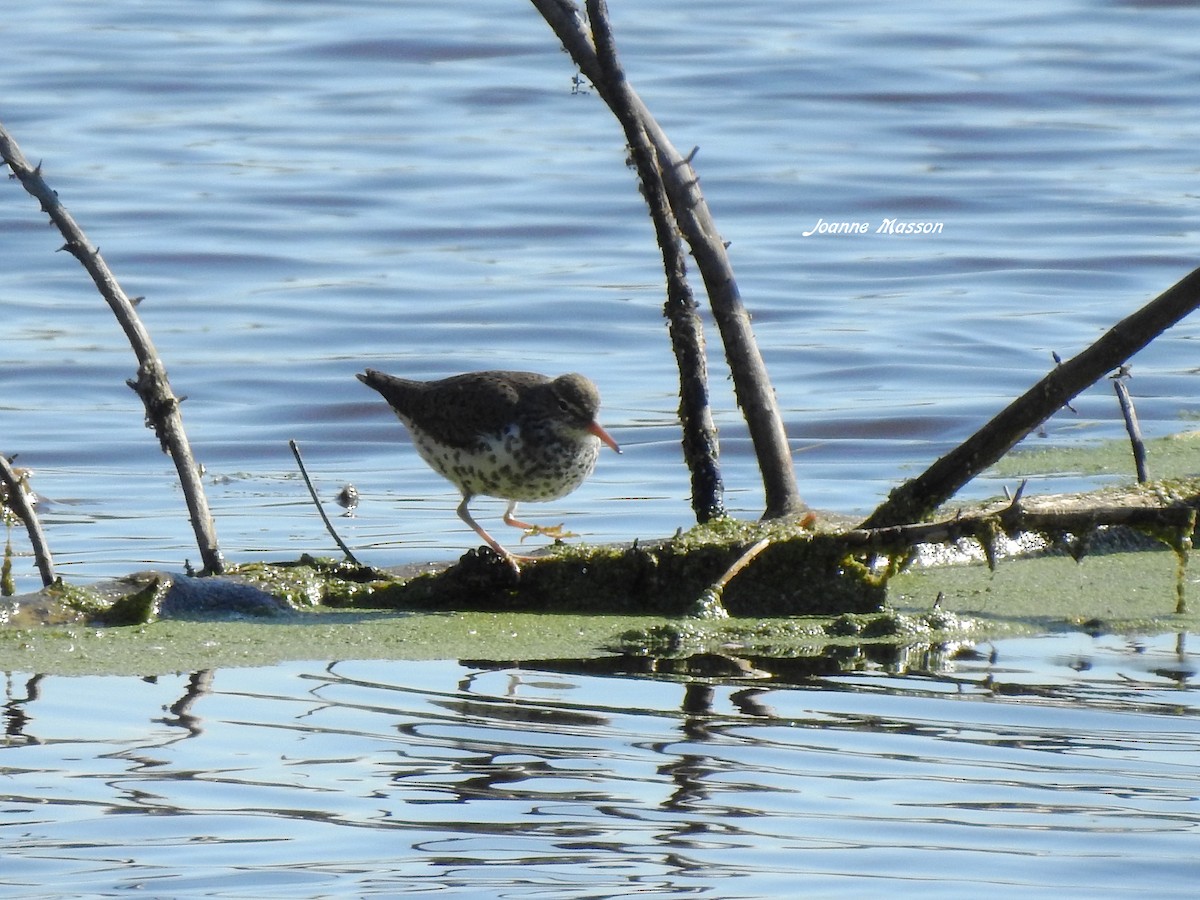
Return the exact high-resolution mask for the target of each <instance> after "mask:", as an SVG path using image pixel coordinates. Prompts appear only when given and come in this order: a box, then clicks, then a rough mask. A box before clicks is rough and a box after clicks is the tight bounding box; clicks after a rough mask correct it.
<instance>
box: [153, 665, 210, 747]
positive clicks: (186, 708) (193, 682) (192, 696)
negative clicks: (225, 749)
mask: <svg viewBox="0 0 1200 900" xmlns="http://www.w3.org/2000/svg"><path fill="white" fill-rule="evenodd" d="M215 674H216V672H215V670H213V669H201V670H200V671H199V672H193V673H192V675H191V677H190V678H188V685H187V690H186V691H184V693H183V696H182V697H180V698H179V699H178V700H176V701H175V702H174V703H172V704H171V706H170V711H171V712H172V713H174V714H175V718H174V719H160V720H159V721H160V722H162V723H163V724H164V725H173V726H178V727H180V728H186V729H187V731H188V732H189V734H190V735H191V736H192V737H195V736H197V735H200V734H203V733H204V719H202V718H201V717H200V716H197V715H194V714H193V713H192V706H193V705H195V703H196V701H197V700H199V699H200V698H201V697H206V696H208V695H209V694H211V693H212V685H213V676H214V675H215Z"/></svg>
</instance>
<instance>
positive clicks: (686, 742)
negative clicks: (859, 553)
mask: <svg viewBox="0 0 1200 900" xmlns="http://www.w3.org/2000/svg"><path fill="white" fill-rule="evenodd" d="M772 665H773V663H772V661H769V660H756V661H748V663H747V665H746V666H745V667H744V668H743V669H742V670H741V672H740V676H739V675H738V674H731V673H729V672H727V673H725V674H723V675H721V676H711V677H703V678H702V677H699V676H696V675H692V676H679V675H664V674H661V673H659V674H653V675H651V674H647V675H642V676H636V677H632V676H625V677H613V676H612V675H605V674H598V673H597V672H596V671H595V667H594V666H593V667H592V668H591V669H589V668H588V667H575V668H576V670H575V671H572V665H571V664H570V663H568V662H566V661H559V662H557V663H551V664H546V665H540V664H515V663H493V664H487V663H485V662H471V663H449V662H438V663H389V662H379V661H375V662H340V663H332V664H291V665H285V666H280V667H276V668H270V669H247V670H238V669H230V670H221V671H216V672H199V673H194V674H192V675H191V676H177V677H159V678H148V679H135V678H79V679H69V678H53V677H51V678H43V677H38V676H34V677H20V676H11V677H10V679H9V683H8V692H7V703H6V705H5V717H6V718H5V724H6V734H7V737H6V740H5V743H4V746H3V750H2V751H0V759H2V761H3V766H4V768H3V785H4V786H3V789H2V790H3V800H2V809H3V813H2V818H0V822H2V823H3V824H2V829H3V830H2V831H0V836H2V837H3V840H4V844H5V864H4V869H3V872H2V873H0V884H3V885H4V886H5V894H6V896H29V897H33V896H38V897H45V896H50V895H52V894H53V893H54V892H56V891H57V892H58V893H59V895H63V896H65V895H83V894H99V893H108V892H112V891H123V890H128V889H133V888H137V889H141V890H143V891H148V892H149V893H150V894H151V895H154V896H162V895H168V896H180V895H183V894H190V893H203V894H204V895H206V896H214V897H249V896H256V897H274V896H289V897H295V896H315V895H324V894H327V893H334V892H336V893H337V894H339V895H360V896H362V895H381V896H394V895H397V894H400V893H420V892H423V891H428V892H431V893H432V892H439V893H442V894H450V895H453V896H479V897H485V896H486V897H527V896H537V897H561V898H574V897H620V896H627V895H629V894H630V893H634V892H639V891H640V892H646V893H655V894H658V895H661V896H680V897H682V896H711V897H721V898H727V897H772V896H794V895H795V892H796V891H797V890H800V891H802V892H807V893H812V894H814V895H819V896H829V895H838V894H840V895H845V896H863V895H865V894H872V895H881V894H884V893H899V894H901V895H906V894H912V893H914V892H916V893H920V894H921V896H930V895H933V896H948V897H949V896H963V895H966V894H967V893H969V892H978V893H982V894H985V895H987V896H1006V895H1007V896H1015V895H1017V894H1021V895H1030V894H1031V893H1032V895H1035V896H1037V895H1043V896H1044V895H1049V894H1051V893H1053V894H1055V895H1057V896H1067V897H1075V896H1078V897H1096V896H1122V897H1128V896H1137V895H1140V894H1142V893H1147V894H1149V893H1153V895H1154V896H1157V897H1164V896H1179V897H1183V896H1193V895H1194V889H1195V862H1194V859H1195V853H1194V848H1195V839H1196V833H1197V830H1198V829H1200V788H1198V785H1200V762H1198V761H1197V758H1196V747H1197V741H1198V739H1200V727H1198V722H1197V716H1198V714H1200V701H1198V698H1197V694H1196V691H1195V685H1194V684H1193V680H1194V675H1195V666H1194V663H1193V662H1192V661H1191V659H1190V657H1189V656H1188V653H1187V648H1186V644H1185V642H1184V638H1183V637H1181V636H1170V635H1164V636H1161V637H1156V638H1137V639H1124V638H1119V637H1115V636H1110V637H1103V638H1090V637H1087V636H1084V635H1078V634H1073V635H1061V636H1056V637H1047V638H1040V639H1026V640H1012V641H1002V642H997V643H996V644H995V645H989V646H986V647H979V648H974V649H973V650H971V649H966V650H964V651H962V652H960V653H958V654H957V655H956V656H955V658H953V659H948V660H944V661H943V664H942V666H941V667H939V668H935V669H926V670H919V669H910V670H908V671H904V670H903V669H900V668H896V667H887V666H880V665H878V664H873V665H868V666H866V667H864V668H860V669H859V670H858V671H855V672H851V673H848V674H832V673H813V674H810V675H807V676H804V675H799V676H797V677H791V678H787V677H781V676H779V675H774V676H770V677H768V673H769V671H770V669H771V668H772ZM50 886H52V887H50Z"/></svg>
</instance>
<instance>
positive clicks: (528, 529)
mask: <svg viewBox="0 0 1200 900" xmlns="http://www.w3.org/2000/svg"><path fill="white" fill-rule="evenodd" d="M516 511H517V501H516V500H510V501H508V509H506V510H505V511H504V524H505V525H511V526H512V527H513V528H520V529H522V530H523V531H524V532H525V533H524V534H523V535H521V540H522V541H523V540H525V538H527V537H532V536H534V535H544V536H545V537H549V538H554V539H555V540H559V539H561V538H567V537H575V535H574V534H572V533H571V532H569V531H563V527H562V525H530V524H529V523H528V522H522V521H521V520H520V519H518V518H517V517H516V516H514V515H513V513H514V512H516Z"/></svg>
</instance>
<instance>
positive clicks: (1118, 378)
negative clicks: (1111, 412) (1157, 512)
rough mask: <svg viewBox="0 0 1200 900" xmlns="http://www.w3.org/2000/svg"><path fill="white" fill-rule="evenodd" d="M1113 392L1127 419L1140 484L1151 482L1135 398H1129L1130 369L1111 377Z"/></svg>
mask: <svg viewBox="0 0 1200 900" xmlns="http://www.w3.org/2000/svg"><path fill="white" fill-rule="evenodd" d="M1109 377H1110V378H1112V383H1113V390H1114V391H1116V392H1117V402H1118V403H1119V404H1121V415H1122V416H1124V418H1125V430H1126V431H1127V432H1129V444H1130V446H1131V447H1133V465H1134V468H1135V469H1136V470H1137V480H1138V484H1145V483H1146V482H1147V481H1149V480H1150V476H1149V475H1148V474H1147V471H1146V442H1145V441H1144V440H1142V426H1141V425H1139V424H1138V417H1137V410H1136V409H1134V408H1133V398H1132V397H1130V396H1129V387H1128V385H1126V384H1125V379H1127V378H1128V377H1129V367H1128V366H1121V368H1120V369H1119V370H1118V371H1117V373H1116V374H1115V375H1110V376H1109Z"/></svg>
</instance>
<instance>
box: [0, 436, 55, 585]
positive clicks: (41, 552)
mask: <svg viewBox="0 0 1200 900" xmlns="http://www.w3.org/2000/svg"><path fill="white" fill-rule="evenodd" d="M0 482H2V484H0V487H3V488H4V490H3V491H0V495H3V496H2V497H0V499H3V501H4V502H3V503H0V506H7V507H8V508H9V509H11V510H12V511H13V512H14V513H15V514H16V516H17V518H18V519H20V520H21V521H22V522H23V523H25V530H26V531H27V532H28V533H29V543H30V545H31V546H32V547H33V558H34V559H35V560H36V561H37V567H38V571H39V572H41V573H42V587H50V585H52V584H54V560H53V559H52V558H51V556H50V547H49V546H48V545H47V544H46V536H45V535H44V534H42V523H41V522H39V521H38V517H37V513H36V512H35V511H34V508H33V504H31V503H30V502H29V493H28V492H27V491H26V490H25V479H24V478H23V477H21V476H18V475H17V473H16V471H15V470H14V469H13V467H12V466H11V465H9V461H8V460H7V459H6V458H5V457H4V456H3V455H0Z"/></svg>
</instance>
